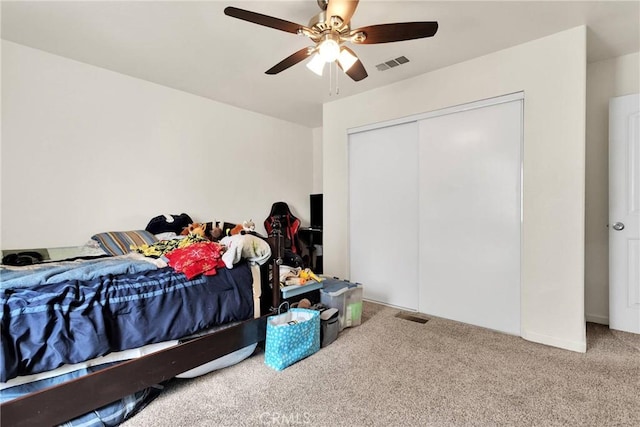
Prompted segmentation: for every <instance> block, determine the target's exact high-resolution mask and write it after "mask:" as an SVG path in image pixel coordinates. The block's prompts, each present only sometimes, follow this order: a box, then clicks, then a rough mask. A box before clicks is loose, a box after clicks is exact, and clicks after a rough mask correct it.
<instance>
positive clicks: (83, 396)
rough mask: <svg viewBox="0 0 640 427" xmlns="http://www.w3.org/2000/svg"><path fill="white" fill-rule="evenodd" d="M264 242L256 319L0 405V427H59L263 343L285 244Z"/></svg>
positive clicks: (277, 237)
mask: <svg viewBox="0 0 640 427" xmlns="http://www.w3.org/2000/svg"><path fill="white" fill-rule="evenodd" d="M268 240H269V244H270V246H271V249H272V256H271V260H270V261H269V262H268V263H266V264H265V265H264V266H263V268H262V269H261V273H262V274H261V281H262V286H261V287H262V296H261V314H262V316H261V317H259V318H256V319H251V320H246V321H244V322H240V323H238V324H236V325H234V326H230V327H228V328H224V329H221V330H219V331H217V332H214V333H211V334H208V335H205V336H202V337H199V338H196V339H193V340H190V341H187V342H184V343H182V344H179V345H177V346H175V347H170V348H167V349H165V350H161V351H158V352H155V353H152V354H149V355H147V356H143V357H140V358H137V359H133V360H129V361H125V362H122V363H119V364H117V365H115V366H112V367H109V368H106V369H103V370H100V371H98V372H94V373H92V374H88V375H86V376H83V377H81V378H77V379H73V380H70V381H67V382H65V383H62V384H60V385H57V386H52V387H49V388H46V389H43V390H41V391H38V392H35V393H31V394H29V395H26V396H23V397H20V398H17V399H13V400H10V401H8V402H6V403H4V404H2V405H0V425H2V426H3V427H13V426H16V427H19V426H24V427H35V426H52V425H58V424H61V423H64V422H66V421H68V420H71V419H73V418H75V417H78V416H80V415H82V414H85V413H87V412H90V411H92V410H94V409H96V408H100V407H101V406H104V405H106V404H109V403H111V402H114V401H116V400H119V399H121V398H122V397H124V396H127V395H129V394H133V393H135V392H137V391H140V390H143V389H145V388H147V387H151V386H154V385H157V384H160V383H162V382H164V381H166V380H169V379H171V378H173V377H175V376H176V375H178V374H181V373H183V372H186V371H188V370H190V369H193V368H195V367H198V366H200V365H202V364H204V363H207V362H209V361H211V360H214V359H217V358H219V357H222V356H224V355H226V354H229V353H232V352H234V351H236V350H239V349H241V348H244V347H246V346H248V345H251V344H254V343H259V342H261V341H264V339H265V335H266V325H267V317H268V316H270V315H272V314H273V313H274V312H275V311H277V308H278V306H279V305H280V283H279V266H280V265H281V264H282V259H283V254H284V242H283V238H282V235H281V233H280V231H279V230H277V229H276V230H274V232H273V233H272V234H271V235H270V236H269V238H268ZM269 266H271V268H272V269H273V271H272V281H271V282H272V283H271V287H269V286H268V283H269V279H268V277H269V273H268V270H269ZM265 291H266V292H265ZM269 299H271V301H270V304H269Z"/></svg>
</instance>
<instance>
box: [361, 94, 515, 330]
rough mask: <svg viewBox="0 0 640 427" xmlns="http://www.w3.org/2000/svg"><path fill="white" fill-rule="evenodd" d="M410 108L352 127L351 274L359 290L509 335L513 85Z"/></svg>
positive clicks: (512, 325)
mask: <svg viewBox="0 0 640 427" xmlns="http://www.w3.org/2000/svg"><path fill="white" fill-rule="evenodd" d="M412 119H413V120H410V121H408V122H407V123H404V124H394V125H393V126H387V127H383V128H379V129H367V130H365V131H361V132H353V133H352V134H350V138H349V166H350V171H349V178H350V196H349V197H350V212H349V227H350V236H349V238H350V240H349V245H350V268H351V278H352V279H353V280H357V281H359V282H362V283H363V284H364V292H365V294H364V296H365V298H366V299H370V300H374V301H379V302H382V303H386V304H390V305H395V306H399V307H403V308H408V309H412V310H418V311H420V312H423V313H427V314H431V315H435V316H440V317H444V318H448V319H453V320H458V321H462V322H466V323H471V324H475V325H479V326H483V327H487V328H491V329H496V330H500V331H503V332H507V333H512V334H517V335H519V334H520V252H521V250H520V246H521V244H520V240H521V238H520V230H521V170H522V168H521V150H522V99H521V95H518V96H513V95H512V96H508V97H503V98H498V99H493V100H487V101H481V102H478V103H474V104H470V105H466V106H462V107H458V108H453V109H447V110H443V111H439V112H434V113H428V114H425V115H421V116H416V117H414V118H412ZM403 127H404V128H405V129H411V131H410V132H406V135H404V137H400V133H399V131H400V130H401V129H402V128H403ZM396 132H398V133H396ZM376 141H377V142H376ZM374 147H375V148H374ZM372 153H378V154H375V155H374V154H372ZM375 156H377V157H375ZM374 161H375V162H377V163H373V162H374ZM363 164H366V166H363ZM413 250H415V251H416V252H412V251H413ZM391 254H392V255H391ZM390 255H391V257H389V256H390Z"/></svg>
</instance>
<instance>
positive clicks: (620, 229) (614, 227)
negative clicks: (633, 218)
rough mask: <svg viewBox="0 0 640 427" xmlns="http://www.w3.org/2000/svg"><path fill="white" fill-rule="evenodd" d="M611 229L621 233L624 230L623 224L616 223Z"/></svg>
mask: <svg viewBox="0 0 640 427" xmlns="http://www.w3.org/2000/svg"><path fill="white" fill-rule="evenodd" d="M613 229H614V230H616V231H622V230H624V224H623V223H621V222H616V223H615V224H613Z"/></svg>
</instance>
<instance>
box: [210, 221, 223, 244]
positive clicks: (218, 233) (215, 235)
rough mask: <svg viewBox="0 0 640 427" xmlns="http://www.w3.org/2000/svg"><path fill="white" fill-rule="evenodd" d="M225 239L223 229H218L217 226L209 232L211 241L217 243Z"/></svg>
mask: <svg viewBox="0 0 640 427" xmlns="http://www.w3.org/2000/svg"><path fill="white" fill-rule="evenodd" d="M223 237H224V232H223V231H222V228H220V227H218V226H217V225H216V226H215V227H213V228H212V229H211V230H209V238H210V239H211V241H213V242H217V241H218V240H220V239H222V238H223Z"/></svg>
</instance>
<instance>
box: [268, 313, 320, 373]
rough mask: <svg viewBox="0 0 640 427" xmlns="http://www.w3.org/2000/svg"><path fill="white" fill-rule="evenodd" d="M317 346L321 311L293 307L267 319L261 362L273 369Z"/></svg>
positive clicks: (306, 354) (305, 355)
mask: <svg viewBox="0 0 640 427" xmlns="http://www.w3.org/2000/svg"><path fill="white" fill-rule="evenodd" d="M319 349H320V312H319V311H316V310H307V309H304V308H292V309H291V310H289V311H287V312H286V313H282V314H277V315H274V316H269V318H267V338H266V343H265V354H264V363H265V364H266V365H267V366H269V367H270V368H273V369H275V370H276V371H281V370H283V369H284V368H286V367H287V366H291V365H293V364H294V363H296V362H297V361H298V360H301V359H304V358H305V357H307V356H311V355H312V354H313V353H315V352H316V351H318V350H319Z"/></svg>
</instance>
